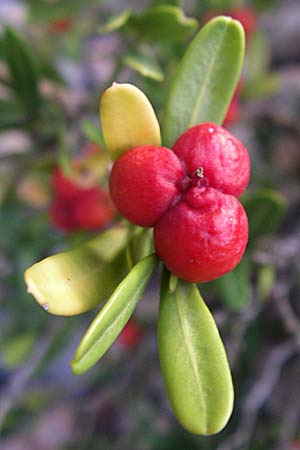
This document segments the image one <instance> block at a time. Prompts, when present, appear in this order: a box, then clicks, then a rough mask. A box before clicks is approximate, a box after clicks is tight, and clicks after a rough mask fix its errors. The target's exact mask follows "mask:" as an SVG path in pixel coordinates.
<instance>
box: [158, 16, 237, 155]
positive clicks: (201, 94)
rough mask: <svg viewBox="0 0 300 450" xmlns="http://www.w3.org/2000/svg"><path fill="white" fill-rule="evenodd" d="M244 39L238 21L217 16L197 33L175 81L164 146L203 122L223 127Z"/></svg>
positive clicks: (172, 88)
mask: <svg viewBox="0 0 300 450" xmlns="http://www.w3.org/2000/svg"><path fill="white" fill-rule="evenodd" d="M244 47H245V37H244V32H243V29H242V26H241V25H240V23H239V22H237V21H235V20H233V19H231V18H230V17H222V16H220V17H217V18H215V19H213V20H211V21H210V22H208V23H207V24H206V25H205V26H204V27H203V28H202V29H201V30H200V32H199V33H198V34H197V36H196V37H195V38H194V40H193V41H192V43H191V44H190V46H189V48H188V50H187V52H186V54H185V56H184V57H183V59H182V61H181V63H180V65H179V67H178V70H177V72H176V74H175V77H174V80H173V82H172V85H171V88H170V92H169V96H168V100H167V105H166V111H165V116H164V121H163V144H164V145H166V146H167V147H171V146H172V145H173V144H174V142H175V141H176V139H177V138H178V137H179V136H180V135H181V134H182V133H183V132H184V131H185V130H186V129H187V128H190V127H192V126H193V125H197V124H198V123H201V122H214V123H216V124H220V125H221V124H222V122H223V120H224V117H225V115H226V112H227V109H228V106H229V104H230V101H231V99H232V96H233V93H234V91H235V88H236V86H237V83H238V80H239V78H240V73H241V69H242V63H243V57H244Z"/></svg>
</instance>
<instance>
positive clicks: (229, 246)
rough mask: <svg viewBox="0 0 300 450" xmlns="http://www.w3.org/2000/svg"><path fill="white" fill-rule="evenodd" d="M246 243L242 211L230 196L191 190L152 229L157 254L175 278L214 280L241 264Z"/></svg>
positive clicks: (246, 226)
mask: <svg viewBox="0 0 300 450" xmlns="http://www.w3.org/2000/svg"><path fill="white" fill-rule="evenodd" d="M247 241H248V220H247V216H246V213H245V210H244V208H243V207H242V205H241V204H240V202H239V201H238V200H237V199H236V198H235V197H233V196H232V195H227V194H223V193H222V192H220V191H218V190H216V189H212V188H206V187H202V188H192V189H190V190H189V191H188V192H187V194H186V195H185V196H184V197H183V199H182V201H181V202H179V203H178V204H177V205H176V206H175V207H174V208H172V209H170V210H169V211H168V212H167V213H166V214H165V215H164V217H163V218H162V219H161V220H160V221H159V222H158V223H157V224H156V225H155V227H154V244H155V248H156V252H157V254H158V255H159V257H160V258H161V259H162V260H163V261H164V263H165V265H166V266H167V267H168V269H169V270H170V271H171V272H173V273H174V274H175V275H177V276H179V277H180V278H183V279H184V280H187V281H191V282H198V283H199V282H206V281H211V280H214V279H215V278H218V277H220V276H222V275H224V274H225V273H227V272H229V271H230V270H232V269H233V268H234V267H235V266H236V265H237V264H238V263H239V262H240V260H241V258H242V256H243V253H244V251H245V247H246V244H247Z"/></svg>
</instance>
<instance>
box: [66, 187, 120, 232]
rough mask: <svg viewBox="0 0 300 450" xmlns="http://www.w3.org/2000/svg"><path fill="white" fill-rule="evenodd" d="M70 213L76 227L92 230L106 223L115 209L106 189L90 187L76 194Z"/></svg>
mask: <svg viewBox="0 0 300 450" xmlns="http://www.w3.org/2000/svg"><path fill="white" fill-rule="evenodd" d="M72 214H73V218H74V221H75V223H76V225H77V227H78V229H82V230H91V231H92V230H99V229H101V228H103V227H105V226H106V225H108V223H109V222H111V221H112V219H113V218H114V216H115V210H114V208H113V205H112V204H111V202H110V199H109V195H108V193H107V192H106V191H104V190H103V189H100V188H91V189H86V190H83V191H82V192H81V193H80V194H79V195H78V197H77V199H76V202H75V203H74V207H73V211H72Z"/></svg>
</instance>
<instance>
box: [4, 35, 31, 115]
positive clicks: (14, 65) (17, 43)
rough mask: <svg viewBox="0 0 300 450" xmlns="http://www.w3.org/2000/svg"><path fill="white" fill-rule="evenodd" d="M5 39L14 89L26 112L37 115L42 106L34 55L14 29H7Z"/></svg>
mask: <svg viewBox="0 0 300 450" xmlns="http://www.w3.org/2000/svg"><path fill="white" fill-rule="evenodd" d="M3 39H4V42H3V44H4V50H5V58H6V61H7V64H8V67H9V70H10V77H11V81H12V85H13V88H14V90H15V92H16V95H17V96H18V98H19V100H20V101H21V103H22V104H23V106H24V108H25V110H26V112H27V113H28V114H30V115H32V114H35V113H36V112H37V109H38V106H39V104H40V95H39V91H38V82H39V71H38V68H37V64H36V61H35V58H34V55H33V54H32V52H31V49H30V47H29V45H28V44H27V43H26V41H25V40H24V39H23V38H22V37H21V36H20V35H19V34H18V33H17V31H15V30H14V29H12V28H7V29H6V31H5V33H4V38H3Z"/></svg>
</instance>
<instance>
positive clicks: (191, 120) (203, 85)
mask: <svg viewBox="0 0 300 450" xmlns="http://www.w3.org/2000/svg"><path fill="white" fill-rule="evenodd" d="M227 28H228V22H227V23H226V26H225V27H224V30H223V32H222V34H221V35H220V41H219V43H218V44H217V50H216V52H215V53H214V56H213V58H212V60H211V62H210V64H209V66H208V70H207V72H206V75H205V78H204V81H203V84H202V87H201V89H200V91H199V96H198V99H197V102H196V104H195V108H194V110H193V112H192V114H191V119H190V122H189V126H188V128H190V127H191V126H193V125H194V121H195V119H196V117H197V115H198V109H199V104H200V103H201V101H202V98H203V96H204V93H205V90H206V86H207V84H208V80H209V78H210V74H211V71H212V68H213V66H214V64H215V62H216V59H217V55H218V54H219V51H220V49H221V47H222V44H223V39H224V36H225V34H226V33H227Z"/></svg>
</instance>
